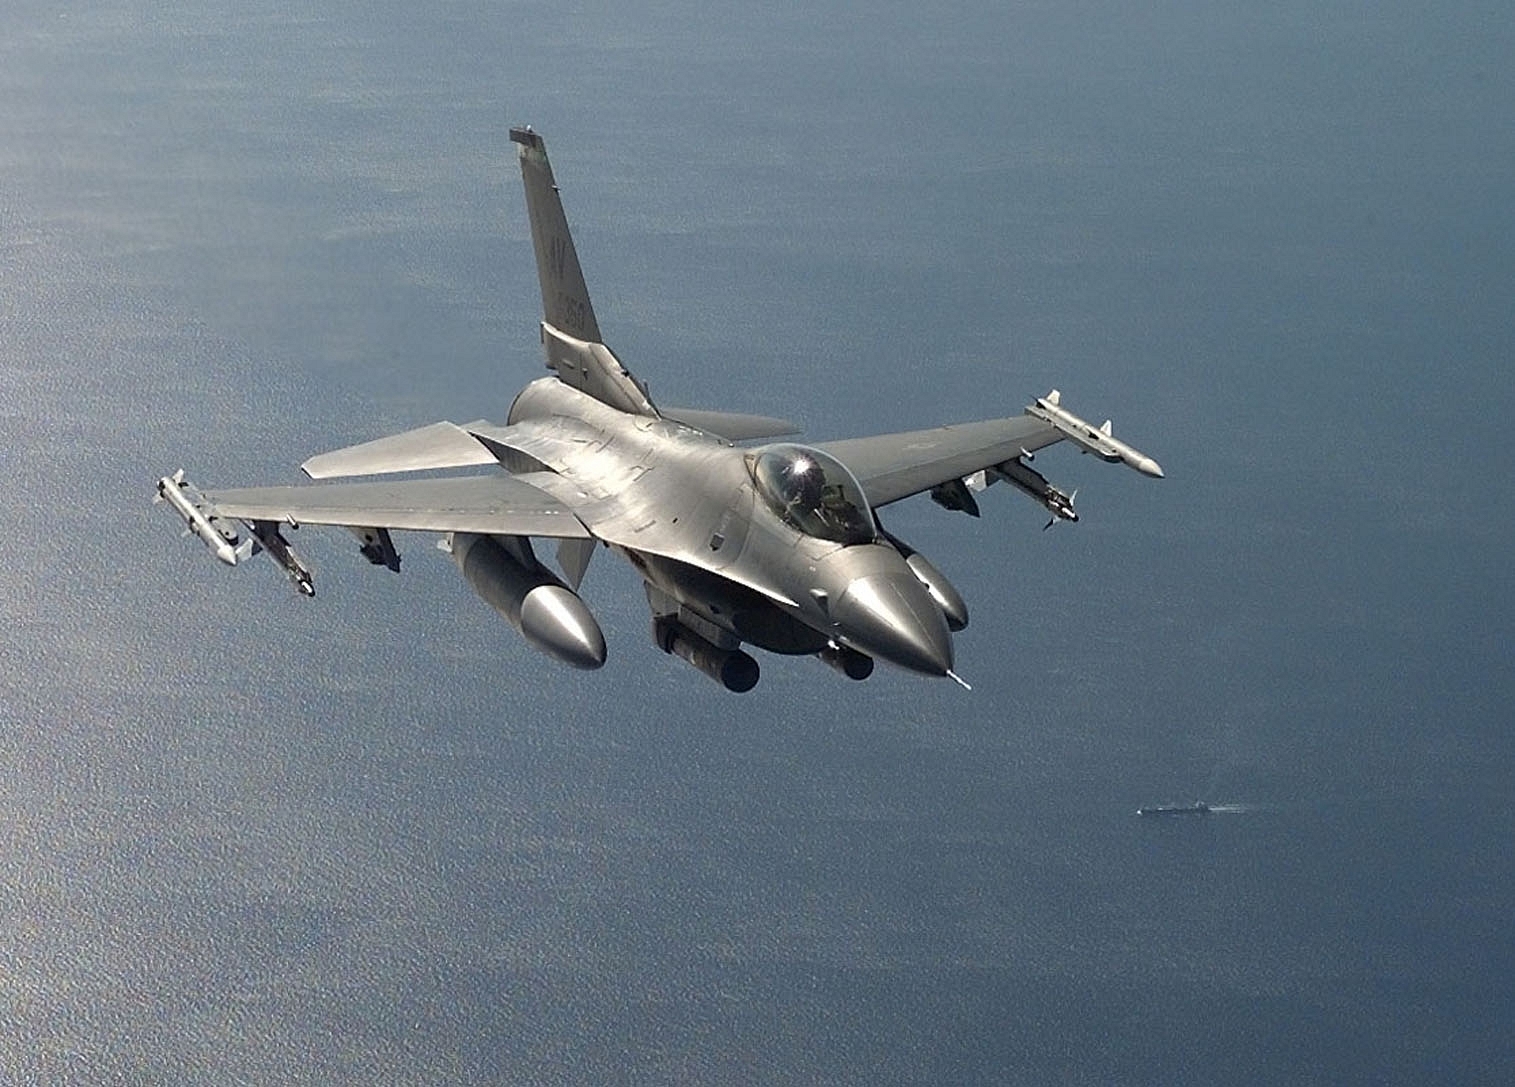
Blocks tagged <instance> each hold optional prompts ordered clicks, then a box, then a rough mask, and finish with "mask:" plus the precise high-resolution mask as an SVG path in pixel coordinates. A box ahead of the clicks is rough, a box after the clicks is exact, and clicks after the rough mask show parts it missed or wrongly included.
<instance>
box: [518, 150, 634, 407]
mask: <svg viewBox="0 0 1515 1087" xmlns="http://www.w3.org/2000/svg"><path fill="white" fill-rule="evenodd" d="M510 139H511V141H512V142H514V143H517V144H519V145H520V149H519V152H518V156H519V158H520V160H521V180H522V181H523V182H525V185H526V214H527V216H528V217H529V218H530V219H531V244H532V247H533V248H534V249H535V250H536V256H537V278H538V279H539V280H540V281H541V285H542V347H543V349H544V350H545V351H546V353H547V365H548V367H549V368H550V369H553V370H556V371H557V372H558V376H559V377H560V378H562V380H563V381H564V382H565V383H566V384H569V385H572V386H573V387H574V388H576V389H579V390H581V391H583V392H586V393H588V394H589V395H590V396H592V397H594V398H595V399H596V400H599V401H601V402H602V403H605V404H609V405H610V406H611V407H613V408H619V409H620V410H621V411H626V412H631V413H632V414H635V415H654V416H655V415H657V414H658V412H657V409H656V408H655V407H653V406H652V401H651V400H650V399H649V398H648V396H647V390H646V389H645V388H643V387H642V385H641V383H640V382H638V381H637V380H636V378H634V377H632V376H631V373H630V372H629V371H628V370H627V369H626V368H625V367H624V366H622V365H621V363H620V360H619V359H617V358H616V357H615V355H614V354H613V353H612V352H611V350H610V348H608V347H606V346H605V344H604V343H603V342H602V341H601V339H600V325H599V322H598V321H596V320H595V316H594V306H593V305H591V304H590V301H589V288H588V287H587V286H586V285H585V283H584V271H583V269H582V268H580V267H579V254H578V252H577V250H575V249H574V246H573V235H572V234H570V233H569V231H568V218H567V216H565V215H564V214H563V201H562V199H561V198H560V197H559V195H558V186H557V184H556V182H554V181H553V177H552V166H551V165H550V164H549V163H548V161H547V145H546V143H545V142H544V141H543V140H542V137H541V136H540V135H539V134H538V133H536V132H534V131H533V130H532V128H531V126H529V125H527V126H524V127H521V128H512V129H511V130H510Z"/></svg>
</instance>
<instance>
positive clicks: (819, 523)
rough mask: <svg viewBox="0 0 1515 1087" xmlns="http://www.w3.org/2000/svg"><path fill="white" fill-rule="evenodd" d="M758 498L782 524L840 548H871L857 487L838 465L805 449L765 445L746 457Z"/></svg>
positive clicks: (871, 531)
mask: <svg viewBox="0 0 1515 1087" xmlns="http://www.w3.org/2000/svg"><path fill="white" fill-rule="evenodd" d="M748 466H749V468H750V469H751V471H752V480H753V482H754V483H755V484H757V490H758V494H760V495H762V496H763V501H764V502H766V503H768V507H769V508H770V509H772V510H773V512H774V513H776V514H778V515H779V517H780V519H782V520H783V521H784V523H785V524H787V525H789V526H791V527H792V528H797V529H799V530H800V531H801V532H803V533H805V534H806V535H807V536H816V537H819V538H820V539H822V540H833V541H835V542H836V543H839V544H858V543H872V542H873V540H874V538H875V535H876V530H875V528H874V524H873V514H872V513H871V512H870V511H869V509H868V499H867V496H866V495H864V494H863V488H862V485H861V484H859V483H858V481H857V480H856V479H855V478H854V477H853V475H852V473H851V472H849V471H847V468H846V466H845V465H843V464H842V462H841V461H839V460H837V459H836V458H835V457H833V456H831V455H830V454H828V453H822V452H821V451H820V450H819V449H811V448H810V447H809V446H804V445H788V444H785V445H770V446H768V447H767V448H765V449H760V450H758V451H757V452H755V453H754V454H752V455H751V456H750V457H749V458H748Z"/></svg>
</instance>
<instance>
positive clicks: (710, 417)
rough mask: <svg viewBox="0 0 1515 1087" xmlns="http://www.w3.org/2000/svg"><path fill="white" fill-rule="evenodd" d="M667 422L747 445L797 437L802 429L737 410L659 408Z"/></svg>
mask: <svg viewBox="0 0 1515 1087" xmlns="http://www.w3.org/2000/svg"><path fill="white" fill-rule="evenodd" d="M658 411H659V412H660V413H661V414H662V416H663V418H664V419H672V420H673V421H674V422H675V423H683V424H684V425H685V426H687V427H693V428H694V429H695V430H699V431H703V432H704V433H706V434H710V435H713V436H714V437H717V438H725V439H726V440H727V441H728V442H746V441H752V440H754V439H757V438H781V437H784V436H785V435H789V434H798V433H799V432H800V428H799V427H797V426H795V425H794V424H793V423H791V422H789V420H787V419H775V418H774V417H773V416H771V415H744V414H742V413H741V412H735V411H702V410H700V409H699V408H659V409H658Z"/></svg>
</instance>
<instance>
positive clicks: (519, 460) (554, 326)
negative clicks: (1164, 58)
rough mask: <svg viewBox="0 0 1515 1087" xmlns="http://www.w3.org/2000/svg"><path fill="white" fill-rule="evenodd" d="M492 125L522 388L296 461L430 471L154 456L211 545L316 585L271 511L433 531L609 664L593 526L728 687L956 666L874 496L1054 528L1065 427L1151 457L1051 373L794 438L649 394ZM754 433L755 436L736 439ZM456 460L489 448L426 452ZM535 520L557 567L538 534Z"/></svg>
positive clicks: (535, 147) (553, 200)
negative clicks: (221, 468)
mask: <svg viewBox="0 0 1515 1087" xmlns="http://www.w3.org/2000/svg"><path fill="white" fill-rule="evenodd" d="M510 138H511V140H512V141H513V142H515V143H516V144H518V145H519V147H518V149H517V154H518V157H519V159H520V165H521V174H522V177H523V179H524V181H525V187H526V208H527V212H528V215H529V217H530V220H531V239H532V245H533V247H534V248H535V250H536V259H537V274H538V278H539V279H540V281H541V287H542V309H543V314H542V316H543V320H542V322H541V338H542V347H543V349H544V352H545V354H546V360H547V369H548V370H550V371H552V373H551V374H550V375H548V376H545V377H541V378H538V379H537V380H535V381H533V382H531V383H530V384H529V385H527V386H526V388H525V389H523V390H522V391H521V393H520V394H519V395H518V396H517V397H516V399H515V402H514V403H513V404H512V405H511V407H510V411H509V414H508V415H507V417H506V420H505V422H504V423H503V424H499V423H490V422H486V421H482V420H481V421H479V422H473V423H465V424H462V425H457V424H454V423H450V422H441V423H433V424H431V425H430V426H424V427H421V428H420V429H418V430H410V431H406V432H405V433H402V434H395V435H392V436H390V437H386V438H379V439H377V440H376V441H369V442H364V443H363V444H361V445H354V446H350V447H348V448H345V449H338V450H336V451H334V452H331V453H323V454H321V455H319V456H315V457H312V458H311V459H309V460H307V461H306V462H305V463H304V465H303V466H302V467H303V469H304V471H305V474H306V475H307V476H309V477H310V478H312V479H315V480H331V479H339V478H346V479H351V478H352V477H362V476H385V475H392V474H400V473H417V472H429V473H433V474H430V475H425V476H408V477H407V478H404V479H401V480H368V481H364V482H356V483H354V482H345V483H315V484H302V485H296V486H281V487H255V488H243V489H229V490H223V489H220V488H207V489H205V490H203V491H202V490H201V489H200V488H198V487H196V486H195V485H194V484H193V483H190V482H189V481H187V480H186V479H185V478H184V473H183V471H182V470H181V471H179V472H176V473H174V474H173V475H170V476H165V477H163V478H162V479H160V480H159V481H158V497H159V499H160V500H165V501H167V502H168V504H169V505H170V506H171V507H172V508H173V510H174V511H175V513H177V514H178V516H179V517H180V518H181V519H182V520H183V521H184V522H185V524H186V526H187V527H188V529H189V531H190V532H193V533H194V534H195V535H197V536H198V537H199V538H200V539H201V540H202V541H203V542H204V543H205V544H206V546H207V547H208V548H210V550H211V552H212V553H213V554H214V555H215V556H216V558H218V559H219V560H220V561H221V562H223V563H226V564H227V565H229V566H236V565H239V564H240V563H242V562H244V561H245V560H247V559H248V558H250V557H251V556H253V555H256V554H258V553H259V552H267V553H268V555H269V556H270V557H271V558H272V559H273V560H274V562H275V563H277V564H278V565H279V566H280V567H281V568H282V569H283V570H284V572H285V573H286V574H287V575H288V577H289V579H290V581H291V582H292V583H293V584H294V586H295V587H296V588H297V589H298V590H299V591H300V592H302V593H304V594H306V595H314V593H315V588H314V583H313V581H312V578H311V573H310V570H309V568H308V567H307V565H306V564H305V562H304V561H303V560H302V559H301V558H300V557H299V555H297V554H296V553H295V551H294V549H293V548H291V547H290V545H289V541H288V540H287V539H286V537H285V535H284V533H285V530H286V529H293V528H296V527H298V526H299V525H302V524H306V525H337V526H341V527H345V528H347V529H348V530H350V531H351V532H352V533H353V534H354V535H355V536H357V537H358V539H359V541H360V543H361V547H360V550H361V553H362V555H363V557H364V558H366V559H368V561H369V562H371V563H373V564H375V565H379V566H385V567H388V568H389V569H390V570H393V571H398V570H399V569H400V555H399V552H398V551H397V550H396V549H395V544H394V540H393V538H392V537H391V535H390V534H391V532H394V531H397V530H406V531H422V532H435V533H440V534H441V540H440V543H439V546H440V547H441V548H442V550H444V551H446V552H448V553H449V554H451V556H452V558H453V561H454V562H456V563H457V566H458V569H459V570H460V571H461V572H462V574H463V577H464V578H466V579H467V581H468V583H469V584H470V585H471V586H472V587H473V589H474V590H475V591H476V592H477V593H478V594H479V595H480V596H482V597H483V598H484V599H485V600H486V601H487V602H488V603H489V604H490V605H491V606H492V607H494V608H495V609H496V610H497V611H499V612H500V614H502V615H503V616H504V617H505V618H506V619H507V620H508V621H509V622H510V624H511V626H513V627H514V628H515V629H516V630H517V631H518V632H519V633H520V634H521V636H522V637H524V638H525V639H526V641H527V643H528V644H530V645H531V646H532V647H533V648H535V649H538V650H540V651H541V652H543V653H545V654H547V655H548V656H550V657H554V658H556V659H557V660H560V661H563V662H564V663H566V664H569V665H572V666H574V667H576V668H586V669H587V668H598V667H600V666H601V665H602V664H604V663H605V638H604V636H603V634H602V633H601V632H600V627H599V624H598V623H596V622H595V619H594V616H593V615H592V614H590V611H589V608H588V607H586V606H585V604H584V601H583V600H582V599H581V598H580V597H579V595H578V589H579V586H580V584H581V583H582V581H583V578H584V574H585V570H586V569H587V567H588V565H589V561H590V558H591V557H592V555H593V554H594V551H595V549H596V546H597V545H604V546H605V547H607V548H609V549H610V550H612V551H614V552H616V553H617V554H619V555H620V556H622V557H623V558H625V559H626V561H627V562H629V563H630V564H631V565H632V567H633V568H634V569H635V570H636V572H637V574H638V575H639V576H640V577H641V579H642V581H643V584H644V587H645V589H646V592H647V601H648V604H649V605H650V606H651V609H652V632H653V638H654V639H655V640H656V642H657V645H658V646H659V648H661V649H662V650H663V651H664V652H666V653H671V654H675V655H677V656H679V657H681V658H683V659H684V660H686V661H688V662H689V663H690V664H692V665H694V666H695V667H696V668H698V669H699V670H700V671H701V672H703V673H705V674H706V675H707V676H710V677H712V678H713V679H715V680H717V681H719V682H720V683H721V684H723V685H724V686H725V687H726V689H728V690H731V691H747V690H750V689H751V688H752V687H753V686H754V685H755V684H756V683H757V681H758V664H757V661H756V660H755V659H753V657H751V656H749V655H748V654H747V653H746V652H744V651H743V649H742V646H743V645H750V646H756V647H757V648H759V649H766V650H768V651H769V652H772V653H784V654H807V655H810V656H815V657H819V658H820V659H821V660H823V661H825V662H826V663H827V664H829V665H831V666H832V667H834V668H836V669H837V670H838V671H840V672H842V673H843V674H845V675H847V676H849V677H851V678H852V679H864V678H866V677H867V676H868V675H870V674H871V673H872V671H873V663H874V661H875V660H884V661H888V662H889V663H890V664H894V665H897V666H898V667H900V668H903V669H905V670H907V671H911V672H918V673H921V674H923V675H927V676H950V677H952V678H953V679H957V681H958V682H959V683H962V680H960V679H958V677H957V676H956V675H955V674H954V673H953V671H952V666H953V656H952V634H953V632H954V631H960V630H962V629H963V628H964V627H965V626H967V624H968V608H967V605H966V604H964V602H963V598H962V596H960V595H959V594H958V592H957V590H956V589H955V588H953V586H952V584H951V582H949V581H948V580H947V579H946V578H945V577H944V576H942V574H941V572H940V571H939V570H937V568H936V567H935V566H933V565H932V564H931V563H930V562H929V561H927V559H926V558H925V557H924V556H923V555H921V554H920V553H919V552H917V551H915V550H914V549H913V548H911V547H910V546H909V545H908V544H906V543H905V542H904V541H903V540H900V539H899V538H898V537H896V536H893V535H891V534H890V533H889V532H887V531H885V529H884V528H883V527H882V525H880V523H879V519H878V514H877V511H878V510H879V509H880V508H881V507H883V506H887V505H889V504H890V503H892V502H898V501H899V500H900V499H902V498H908V497H910V496H911V495H915V494H919V493H921V492H928V493H929V494H930V496H931V498H932V499H933V500H935V501H936V502H937V503H938V504H939V505H941V506H943V507H945V508H946V509H949V510H959V511H962V512H965V513H968V514H970V515H972V516H974V517H977V516H978V515H979V509H978V502H977V499H976V497H975V495H976V494H977V493H979V492H982V491H983V490H984V489H985V488H986V487H988V486H989V485H991V484H993V483H995V482H999V481H1004V482H1006V483H1009V484H1011V485H1012V486H1014V487H1015V488H1017V489H1018V490H1020V491H1022V492H1024V493H1025V494H1027V495H1029V496H1030V497H1031V498H1033V499H1035V500H1036V501H1037V502H1038V503H1040V504H1041V505H1043V506H1045V507H1046V509H1047V511H1048V512H1049V514H1050V515H1051V517H1050V520H1049V521H1048V526H1049V527H1050V526H1051V525H1052V524H1053V523H1055V522H1056V521H1058V520H1067V521H1075V520H1077V519H1078V515H1077V514H1076V513H1075V512H1074V509H1073V499H1072V497H1071V496H1070V495H1068V494H1065V493H1064V492H1063V491H1061V490H1059V489H1057V488H1056V487H1054V486H1052V485H1051V484H1050V483H1048V482H1047V480H1046V479H1045V478H1044V477H1043V476H1042V475H1041V474H1040V473H1039V472H1037V471H1036V470H1035V469H1033V468H1032V467H1031V466H1030V463H1029V462H1030V461H1031V459H1032V456H1033V454H1034V453H1035V452H1036V451H1037V450H1038V449H1041V448H1043V447H1044V446H1048V445H1051V444H1053V443H1054V442H1058V441H1061V440H1063V439H1067V440H1068V441H1071V442H1073V443H1074V444H1075V445H1077V446H1079V447H1081V448H1082V450H1083V451H1084V452H1086V453H1093V454H1095V455H1096V456H1098V457H1100V458H1102V459H1104V460H1107V461H1112V462H1113V461H1123V462H1125V463H1126V464H1127V465H1129V466H1130V467H1132V468H1134V469H1136V470H1137V471H1138V472H1141V473H1142V474H1143V475H1147V476H1154V477H1161V476H1162V474H1163V473H1162V469H1161V468H1159V467H1158V464H1157V462H1156V461H1154V460H1153V459H1152V458H1151V457H1148V456H1145V455H1144V454H1142V453H1139V452H1137V451H1136V450H1135V449H1133V448H1132V447H1131V446H1129V445H1127V444H1126V443H1124V442H1122V441H1120V440H1118V439H1117V438H1115V437H1114V436H1113V435H1112V434H1111V428H1110V424H1109V422H1106V423H1105V424H1104V425H1103V426H1102V427H1095V426H1092V425H1090V424H1089V423H1087V422H1085V421H1084V420H1083V419H1081V418H1079V417H1078V416H1077V415H1074V414H1073V413H1072V412H1071V411H1069V410H1068V409H1067V408H1065V407H1064V406H1063V404H1062V400H1061V397H1060V396H1059V395H1058V393H1057V391H1056V390H1053V391H1052V392H1051V393H1049V394H1048V395H1047V396H1045V397H1043V398H1040V399H1038V400H1037V401H1036V402H1035V403H1034V404H1032V405H1031V406H1029V407H1027V408H1026V409H1025V411H1024V413H1023V414H1021V415H1016V416H1011V417H1009V418H1004V419H992V420H988V421H985V422H977V423H963V424H958V425H955V426H943V427H936V428H934V429H930V430H917V431H911V432H907V433H900V434H884V435H879V436H876V437H871V438H853V439H850V440H845V441H833V442H823V443H819V444H813V445H806V444H799V443H797V442H794V441H792V440H791V441H778V442H773V441H772V440H773V439H779V438H788V437H790V436H792V435H794V434H796V433H798V431H797V428H795V427H794V426H793V425H791V424H790V423H787V422H785V421H784V420H782V419H773V418H768V417H765V416H757V415H742V414H734V413H729V412H720V411H701V410H694V409H688V408H677V407H669V406H667V405H663V404H659V403H654V402H653V400H652V398H651V397H650V396H649V395H648V392H647V386H646V385H644V384H642V383H641V382H640V381H638V380H637V379H636V378H635V377H633V376H632V375H631V373H630V372H629V371H627V369H626V368H625V367H624V366H622V365H621V361H620V360H619V359H618V358H616V356H615V355H614V354H613V353H612V352H611V350H610V348H609V347H607V346H606V345H605V343H604V341H603V339H602V338H601V336H600V326H599V322H598V321H597V320H596V319H595V313H594V307H593V306H592V305H590V301H589V291H588V289H587V288H586V286H585V283H584V275H583V272H582V270H581V269H580V267H579V258H578V254H577V253H576V252H575V250H574V245H573V239H572V237H571V236H570V235H569V232H568V221H567V219H566V218H565V216H564V214H563V205H562V201H561V199H560V198H559V194H558V186H557V184H556V183H555V182H554V180H553V176H552V168H551V166H549V164H548V161H547V149H546V145H545V144H544V143H543V141H542V137H541V135H540V134H539V133H537V132H535V131H533V130H532V129H531V128H530V127H524V128H514V129H512V130H511V132H510ZM759 441H762V442H769V443H770V444H761V445H756V446H753V445H751V444H742V443H753V442H759ZM461 468H473V469H479V468H487V469H488V470H487V471H485V472H482V473H481V472H477V471H476V472H474V473H471V474H463V475H457V474H452V475H439V474H436V473H437V472H439V471H441V470H451V469H461ZM543 541H551V545H554V550H555V552H556V553H555V556H554V557H555V559H556V565H557V568H558V569H557V572H554V571H553V570H551V569H549V568H548V567H547V565H545V564H544V563H543V562H542V560H541V558H540V557H539V555H538V550H539V549H541V548H543V547H544V546H547V545H544V543H543ZM964 686H966V684H964Z"/></svg>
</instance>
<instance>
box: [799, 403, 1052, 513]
mask: <svg viewBox="0 0 1515 1087" xmlns="http://www.w3.org/2000/svg"><path fill="white" fill-rule="evenodd" d="M1062 438H1063V434H1062V432H1061V431H1059V430H1058V429H1057V428H1056V427H1054V426H1052V425H1050V424H1049V423H1047V422H1045V421H1043V420H1041V419H1037V418H1033V417H1032V416H1029V415H1016V416H1012V417H1011V418H1008V419H986V420H984V421H983V422H979V423H957V424H954V425H952V426H940V427H933V428H932V429H930V430H910V431H905V432H904V433H901V434H878V435H875V436H874V437H871V438H848V439H846V440H843V441H839V442H821V443H819V448H820V449H823V450H825V451H826V452H827V453H830V454H831V455H832V456H834V457H836V458H837V459H838V460H839V461H841V462H842V463H843V464H845V465H846V466H847V467H848V469H850V470H851V472H852V474H853V475H855V476H856V477H857V481H858V482H859V483H861V484H862V485H863V493H864V494H866V495H867V496H868V504H869V505H870V506H873V507H874V508H877V507H879V506H886V505H888V504H889V503H890V502H898V501H899V500H900V499H901V498H908V497H910V496H911V495H913V494H919V493H920V492H921V491H927V490H930V489H931V488H932V487H935V486H938V485H940V484H943V483H950V482H952V481H953V480H959V479H962V478H963V477H964V476H970V475H972V474H973V473H974V472H977V471H979V470H981V469H984V468H989V467H991V466H993V465H996V464H1003V463H1004V462H1005V461H1011V460H1015V459H1016V458H1017V457H1019V456H1020V455H1021V454H1022V453H1034V452H1036V451H1037V450H1038V449H1041V448H1043V447H1045V446H1049V445H1051V444H1052V443H1053V442H1056V441H1060V440H1061V439H1062Z"/></svg>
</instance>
